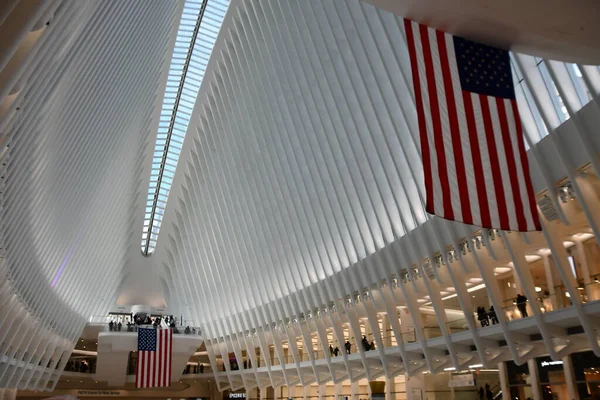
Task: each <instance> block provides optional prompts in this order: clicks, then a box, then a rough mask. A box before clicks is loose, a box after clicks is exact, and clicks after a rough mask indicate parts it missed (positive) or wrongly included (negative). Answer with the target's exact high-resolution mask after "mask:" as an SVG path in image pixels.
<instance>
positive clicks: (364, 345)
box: [362, 336, 371, 351]
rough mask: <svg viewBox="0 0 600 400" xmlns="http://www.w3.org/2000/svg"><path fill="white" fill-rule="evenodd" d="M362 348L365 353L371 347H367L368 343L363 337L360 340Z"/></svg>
mask: <svg viewBox="0 0 600 400" xmlns="http://www.w3.org/2000/svg"><path fill="white" fill-rule="evenodd" d="M362 346H363V349H364V350H365V351H369V350H371V346H369V341H368V340H367V337H366V336H363V338H362Z"/></svg>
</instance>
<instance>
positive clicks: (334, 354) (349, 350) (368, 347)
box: [329, 336, 375, 357]
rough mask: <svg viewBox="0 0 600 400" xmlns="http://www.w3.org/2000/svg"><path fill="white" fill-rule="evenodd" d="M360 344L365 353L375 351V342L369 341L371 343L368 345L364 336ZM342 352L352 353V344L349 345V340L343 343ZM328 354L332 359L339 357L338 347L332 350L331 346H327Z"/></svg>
mask: <svg viewBox="0 0 600 400" xmlns="http://www.w3.org/2000/svg"><path fill="white" fill-rule="evenodd" d="M361 343H362V346H363V349H364V350H365V351H370V350H375V342H373V341H371V343H369V341H368V340H367V337H366V336H363V338H362V341H361ZM344 350H345V351H346V354H350V353H352V343H350V341H349V340H346V343H344ZM329 354H331V356H332V357H337V356H339V355H340V349H339V347H337V346H335V348H334V347H333V345H331V344H330V345H329Z"/></svg>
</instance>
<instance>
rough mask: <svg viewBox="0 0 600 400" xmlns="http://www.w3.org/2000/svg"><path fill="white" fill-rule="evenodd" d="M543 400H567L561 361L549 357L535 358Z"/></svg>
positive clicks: (567, 394) (567, 395)
mask: <svg viewBox="0 0 600 400" xmlns="http://www.w3.org/2000/svg"><path fill="white" fill-rule="evenodd" d="M535 361H536V363H537V369H538V377H539V380H540V386H541V393H542V399H543V400H563V399H564V400H569V392H568V390H567V383H566V378H565V372H564V368H563V362H562V361H554V360H552V359H551V358H550V357H538V358H536V360H535Z"/></svg>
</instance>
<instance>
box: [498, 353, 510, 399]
mask: <svg viewBox="0 0 600 400" xmlns="http://www.w3.org/2000/svg"><path fill="white" fill-rule="evenodd" d="M498 371H500V390H501V391H502V400H510V389H509V388H508V374H507V373H506V363H505V362H501V363H499V364H498Z"/></svg>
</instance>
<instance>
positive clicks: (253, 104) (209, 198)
mask: <svg viewBox="0 0 600 400" xmlns="http://www.w3.org/2000/svg"><path fill="white" fill-rule="evenodd" d="M209 1H210V0H209ZM183 7H184V4H183V2H182V1H179V2H174V1H156V2H147V1H142V0H132V1H127V2H119V1H110V0H89V1H88V0H54V1H49V0H48V1H43V0H39V1H31V0H27V1H25V0H23V1H21V0H11V1H6V2H4V3H3V4H2V5H0V37H1V38H3V39H2V44H1V47H0V147H1V149H0V162H1V163H2V165H1V166H0V168H1V171H0V193H1V195H2V198H1V205H2V214H1V215H0V218H1V220H0V222H1V227H2V230H1V232H2V238H1V239H2V241H1V247H2V249H1V251H2V253H1V257H2V258H1V259H0V270H1V272H2V273H3V274H4V275H5V276H6V279H5V280H3V281H2V282H0V310H1V311H0V357H1V358H0V387H13V388H14V387H18V388H29V389H50V388H52V387H54V385H55V384H56V381H57V379H58V377H59V376H60V373H61V371H62V369H63V367H64V364H65V363H66V361H67V359H68V358H69V355H70V353H71V351H72V349H73V346H74V341H75V340H77V338H78V337H79V335H80V333H81V330H82V329H83V327H84V324H85V322H86V320H87V319H88V318H89V316H91V315H103V314H105V313H106V312H107V311H109V310H111V308H112V307H114V306H115V305H116V303H119V305H132V304H137V305H140V304H143V305H144V306H147V307H150V306H153V307H156V308H159V307H163V306H164V303H165V300H166V305H167V309H168V311H167V313H169V314H172V315H177V316H179V315H181V316H183V317H184V319H187V320H193V321H196V322H197V323H198V325H199V326H200V327H201V328H202V335H203V338H204V340H205V341H206V344H207V349H206V351H207V355H208V357H209V359H210V363H211V367H212V368H211V373H214V374H215V378H216V379H217V382H218V385H219V388H221V389H224V388H239V387H242V386H244V387H246V388H252V387H257V386H259V387H266V386H274V387H277V386H281V385H284V384H286V385H294V384H296V383H302V384H310V383H312V382H317V383H320V384H321V383H324V382H327V381H331V380H333V381H335V382H340V381H342V380H344V379H350V380H352V381H356V380H358V379H361V378H369V379H372V378H376V377H378V376H381V375H385V376H387V377H392V376H394V375H397V374H407V375H411V374H415V373H418V372H420V371H424V370H430V371H432V372H438V371H442V370H443V369H444V368H456V369H460V368H462V367H464V366H468V365H469V364H471V365H472V364H478V363H481V364H483V365H493V364H494V363H498V362H501V361H502V360H505V359H508V358H511V359H514V360H515V361H517V362H524V361H527V360H528V359H530V358H532V357H535V355H536V354H550V355H551V356H552V357H554V358H557V357H558V358H560V357H563V356H564V355H566V354H569V353H570V352H573V351H575V350H577V349H582V348H591V349H592V350H594V351H595V352H596V354H599V355H600V347H599V345H598V340H597V334H596V328H595V318H596V316H597V315H598V314H600V310H599V309H598V306H597V304H596V303H593V302H592V301H589V300H586V301H587V302H589V303H591V304H584V302H583V300H582V299H581V297H580V295H579V292H578V288H577V282H576V281H575V280H574V279H573V276H572V274H571V272H570V266H569V259H568V258H567V252H566V251H565V246H570V245H571V244H572V245H574V246H579V245H582V246H583V241H584V239H585V240H590V238H593V237H594V236H595V237H598V236H599V235H600V214H599V213H598V212H597V210H598V209H600V201H599V199H600V196H599V194H600V190H599V189H598V188H599V187H600V185H599V184H598V180H597V175H598V173H599V172H600V165H599V162H598V158H597V154H598V151H599V149H600V139H599V136H598V135H597V130H596V127H597V126H598V124H599V120H600V105H599V104H600V103H599V102H598V98H597V97H598V94H599V93H600V70H599V69H598V67H596V66H583V65H575V64H565V63H562V62H554V61H548V60H542V59H538V58H534V57H530V56H525V55H520V54H513V58H512V62H513V69H514V76H515V80H516V81H517V83H516V91H517V96H518V102H519V107H520V112H521V114H522V119H523V126H524V130H525V134H526V140H527V145H528V148H529V157H530V160H531V166H532V175H533V179H534V185H535V189H536V192H537V193H538V194H539V200H540V205H541V208H542V209H543V211H544V214H545V215H546V216H547V217H548V218H545V219H544V224H545V230H544V232H543V233H531V234H523V235H518V234H515V233H511V234H509V233H499V232H495V231H484V232H481V231H479V230H477V228H474V227H469V226H464V225H462V224H458V223H451V222H447V221H443V220H440V219H439V218H432V217H431V216H428V215H427V214H426V213H425V212H424V207H423V201H422V198H423V185H422V179H423V178H422V166H421V161H420V151H419V141H418V136H417V120H416V112H415V106H414V100H413V95H412V88H411V82H412V81H411V75H410V65H409V59H408V54H407V50H406V44H405V38H404V33H403V24H402V19H401V17H399V16H396V15H394V14H391V13H388V12H386V11H383V10H379V9H377V8H375V7H373V6H372V5H369V4H367V3H363V2H361V1H359V0H345V1H338V0H323V1H308V0H278V1H271V0H237V1H234V2H232V4H231V5H230V6H229V9H228V11H227V14H226V15H225V18H224V20H223V25H222V29H221V31H220V34H219V37H218V38H217V41H216V44H215V48H214V50H213V52H212V55H211V58H210V61H209V62H208V65H207V67H206V71H205V73H204V75H203V77H202V83H201V86H200V91H199V94H198V99H197V101H196V104H195V108H194V110H193V113H192V115H191V119H190V123H189V128H188V130H187V132H185V136H187V139H186V140H185V142H184V143H183V147H182V150H181V159H180V160H179V168H178V169H177V172H176V174H175V178H174V181H173V184H172V186H171V187H169V189H166V191H167V192H168V193H166V194H168V195H169V196H170V202H169V203H168V206H167V207H166V211H165V213H164V215H162V211H161V213H160V216H161V217H162V218H161V221H160V222H161V223H160V228H161V234H160V237H159V238H158V241H157V242H156V251H155V253H154V254H153V255H151V256H150V257H143V256H142V255H141V254H140V249H139V245H140V235H139V234H140V231H141V229H140V228H141V227H145V226H150V224H148V225H144V218H145V214H148V207H151V204H149V203H152V201H151V200H152V199H146V198H145V196H144V193H147V189H148V184H149V182H151V181H152V182H154V181H155V180H152V179H154V178H151V174H154V173H151V172H150V166H151V164H153V163H154V164H156V163H155V162H154V158H156V157H160V154H159V155H158V156H157V155H156V153H153V152H152V150H153V145H154V143H153V139H154V138H155V137H156V132H157V131H158V130H159V129H160V128H159V119H160V118H161V100H162V99H163V94H164V91H165V87H167V86H168V85H167V81H168V76H167V73H168V68H169V61H170V59H171V56H172V54H173V47H174V44H175V42H176V34H177V28H178V26H179V25H178V23H179V21H180V18H181V14H182V10H183ZM189 26H195V25H194V24H191V23H190V24H189ZM5 38H6V40H4V39H5ZM175 81H176V80H175ZM196 83H197V82H196ZM164 133H165V132H161V135H162V134H164ZM179 136H180V137H181V138H182V137H183V132H180V134H179ZM161 140H162V139H161ZM181 140H182V139H181ZM152 166H154V165H152ZM155 170H156V169H155ZM581 171H583V173H581ZM164 194H165V193H163V195H164ZM165 198H166V197H165ZM161 201H163V200H161ZM162 205H164V204H162V203H161V207H162ZM153 229H154V227H153V228H148V229H145V230H144V232H145V233H146V234H148V230H149V231H151V232H152V233H153V234H151V235H150V236H146V237H145V239H148V237H149V238H150V239H149V240H151V241H154V240H156V235H157V234H158V231H153ZM569 243H570V244H569ZM145 244H146V245H148V243H145ZM150 244H151V246H148V250H149V248H150V247H152V246H154V242H153V243H150ZM148 253H149V254H150V253H152V251H148ZM582 253H585V251H582ZM540 260H543V261H542V262H544V263H547V264H548V265H551V266H552V268H554V269H555V273H556V277H557V280H559V278H560V280H561V281H562V282H558V283H559V284H561V285H563V286H564V291H565V293H568V294H569V296H570V299H571V300H570V301H571V304H570V305H569V306H568V307H563V308H564V310H554V311H555V313H546V310H542V308H540V307H537V308H533V309H532V318H531V319H528V320H525V321H523V323H521V324H520V325H519V326H517V328H515V326H516V325H515V322H512V321H510V320H509V317H508V314H507V313H505V312H504V311H502V312H500V311H499V312H498V314H499V315H498V316H499V324H498V325H496V326H495V327H493V328H491V330H485V329H484V330H480V329H477V328H478V327H477V325H476V321H475V319H474V318H473V316H472V311H473V309H474V308H475V306H477V305H478V304H472V301H471V298H472V297H471V295H470V293H472V292H473V291H475V290H476V289H481V290H483V288H484V287H485V291H486V294H487V297H488V298H489V303H490V304H492V305H494V307H495V308H496V309H497V310H502V309H503V307H504V304H503V301H504V300H506V299H504V298H503V296H502V293H501V291H500V290H499V287H498V283H497V281H496V275H495V274H496V273H497V271H498V268H503V269H504V270H511V269H514V271H515V275H516V277H517V279H518V281H519V285H520V289H521V290H522V291H523V293H524V294H526V296H527V297H528V298H530V299H534V298H535V297H536V291H535V288H536V287H535V284H534V282H533V281H532V279H531V276H530V275H531V274H527V273H526V272H527V271H528V268H529V263H530V262H535V261H540ZM544 265H546V264H544ZM548 268H550V267H548ZM588 275H589V274H588ZM586 279H588V281H589V280H590V276H587V278H586ZM588 283H590V282H587V283H586V284H588ZM157 288H158V289H157ZM155 289H156V290H155ZM117 297H119V299H120V300H117ZM448 298H456V301H457V302H458V305H456V306H455V307H454V309H453V310H452V312H449V310H446V308H445V303H444V301H445V300H447V299H448ZM156 304H157V305H158V306H157V305H156ZM511 306H512V305H511ZM461 312H462V315H460V318H458V317H457V314H461ZM407 316H410V317H407ZM428 316H429V317H435V319H434V321H435V322H437V324H438V325H439V328H437V329H439V331H436V337H435V338H432V336H431V335H430V331H428V329H431V327H430V326H429V325H428V324H427V323H426V320H430V319H431V318H429V317H428ZM463 317H464V318H463ZM457 321H459V322H457ZM517 322H520V321H517ZM567 323H568V324H572V325H565V324H567ZM561 324H562V325H561ZM573 327H576V328H577V329H576V330H573V329H571V330H569V329H567V328H573ZM458 328H459V329H460V332H459V333H458V334H457V333H456V330H457V329H458ZM519 329H529V331H530V332H533V333H531V334H528V335H523V334H521V333H520V332H519ZM529 331H528V332H529ZM385 332H387V333H385ZM573 332H575V333H573ZM438 333H439V334H438ZM363 334H369V335H371V336H370V337H372V338H373V341H374V343H375V344H376V348H377V351H371V352H368V353H367V352H365V351H362V350H360V349H359V351H358V352H356V353H354V354H352V355H350V356H348V355H345V354H344V355H342V356H339V357H330V354H329V344H330V343H336V344H337V345H339V346H340V347H343V343H344V342H345V341H346V339H348V338H350V339H351V340H352V345H353V348H354V349H356V348H357V344H358V342H360V339H359V338H360V337H361V336H362V335H363ZM407 335H408V336H407ZM457 335H459V336H457ZM461 335H462V336H461ZM499 349H500V350H499ZM232 354H234V355H235V357H236V359H237V360H238V362H241V360H242V359H245V360H250V361H251V364H252V368H248V369H246V370H244V371H233V370H231V367H230V364H229V362H228V359H229V358H230V356H231V355H232ZM223 360H224V361H225V364H224V365H225V371H223V372H216V371H217V370H218V369H219V368H222V367H221V365H222V364H221V361H223Z"/></svg>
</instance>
